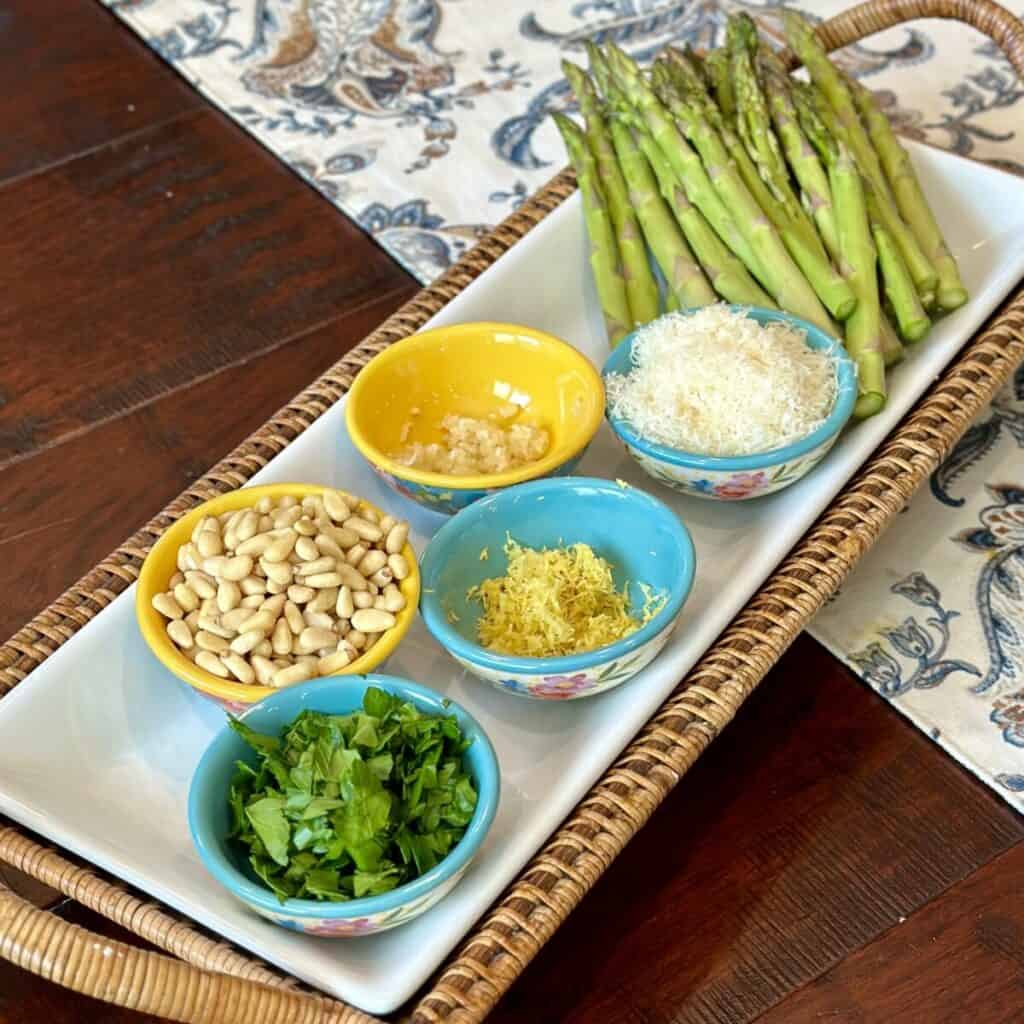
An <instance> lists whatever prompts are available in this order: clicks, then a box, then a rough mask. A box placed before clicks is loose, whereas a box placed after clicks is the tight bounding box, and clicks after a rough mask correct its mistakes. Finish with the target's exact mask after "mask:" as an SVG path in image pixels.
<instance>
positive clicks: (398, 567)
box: [388, 555, 409, 580]
mask: <svg viewBox="0 0 1024 1024" xmlns="http://www.w3.org/2000/svg"><path fill="white" fill-rule="evenodd" d="M388 568H389V569H390V570H391V573H392V575H393V576H394V577H395V579H396V580H404V579H405V578H406V577H407V576H408V575H409V563H408V562H407V561H406V560H405V555H388Z"/></svg>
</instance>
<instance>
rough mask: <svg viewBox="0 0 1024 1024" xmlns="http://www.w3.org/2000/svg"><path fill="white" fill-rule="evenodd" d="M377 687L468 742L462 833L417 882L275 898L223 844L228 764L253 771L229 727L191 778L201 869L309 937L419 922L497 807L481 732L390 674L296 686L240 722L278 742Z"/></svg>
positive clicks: (493, 764)
mask: <svg viewBox="0 0 1024 1024" xmlns="http://www.w3.org/2000/svg"><path fill="white" fill-rule="evenodd" d="M371 686H376V687H379V688H380V689H382V690H386V691H387V692H388V693H393V694H394V695H395V696H397V697H400V698H401V699H402V700H406V701H409V702H410V703H412V704H414V705H415V706H416V707H417V708H419V709H420V710H421V711H423V712H426V713H428V714H432V715H448V714H451V715H455V717H456V719H457V720H458V723H459V726H460V728H461V729H462V732H463V734H464V735H465V736H467V737H468V738H470V739H471V740H472V743H471V745H470V747H469V749H468V750H467V751H466V753H465V764H466V768H467V771H469V773H470V776H471V777H472V779H473V784H474V785H475V786H476V790H477V805H476V811H475V812H474V814H473V818H472V820H471V821H470V823H469V826H468V827H467V829H466V833H465V835H463V837H462V839H461V840H460V841H459V843H458V845H457V846H456V847H455V849H454V850H452V851H451V853H449V854H448V856H447V857H445V859H444V860H443V861H441V863H440V864H438V865H436V866H435V867H434V868H432V869H431V870H430V871H428V872H427V873H426V874H424V875H421V876H420V877H419V878H417V879H416V880H415V881H412V882H409V883H407V884H406V885H402V886H399V887H398V888H397V889H392V890H391V892H387V893H384V894H383V895H380V896H369V897H366V898H364V899H358V900H350V901H349V902H347V903H328V902H319V901H317V900H295V899H292V900H286V901H285V902H284V903H281V902H279V901H278V899H277V897H276V896H275V895H274V894H273V893H272V892H271V891H270V890H269V889H268V888H266V886H264V885H263V884H262V883H261V882H259V881H257V880H256V879H255V878H254V877H253V875H252V874H251V873H250V872H249V870H248V868H247V865H246V864H245V855H244V853H243V852H241V851H237V850H235V849H234V848H232V846H230V845H229V844H228V842H227V840H226V836H227V833H228V829H229V827H230V815H229V813H228V789H229V787H230V785H231V780H232V778H233V777H234V774H235V762H236V761H246V762H248V763H249V764H255V762H256V753H255V751H253V750H252V749H251V748H250V747H249V746H248V745H247V744H246V743H244V742H243V741H242V739H241V737H240V736H238V735H237V734H236V733H235V732H233V731H232V730H231V729H230V728H228V726H227V725H225V726H224V728H223V729H221V731H220V732H219V733H218V734H217V736H216V737H215V738H214V740H213V742H212V743H211V744H210V746H209V747H208V748H207V749H206V752H205V753H204V754H203V756H202V758H201V759H200V761H199V766H198V767H197V768H196V771H195V775H194V776H193V777H192V786H191V788H190V790H189V794H188V825H189V831H190V833H191V835H192V842H193V843H194V844H195V847H196V850H197V851H198V852H199V857H200V859H201V860H202V862H203V865H204V866H205V867H206V869H207V870H208V871H209V872H210V874H212V875H213V877H214V878H216V879H217V881H218V882H220V883H221V885H223V886H224V887H225V888H226V889H228V891H230V892H231V893H232V894H233V895H235V896H237V897H238V899H240V900H241V901H242V902H243V903H245V904H247V905H248V906H249V907H250V908H251V909H252V910H254V911H255V912H256V913H257V914H260V915H261V916H262V917H265V918H267V919H268V920H270V921H273V922H274V923H275V924H279V925H281V926H282V927H283V928H288V929H290V930H292V931H298V932H305V933H306V934H309V935H323V936H332V937H340V936H351V935H371V934H373V933H375V932H382V931H386V930H387V929H389V928H394V927H395V926H396V925H399V924H404V923H405V922H406V921H410V920H412V919H413V918H414V917H418V916H419V915H420V914H422V913H423V912H424V911H425V910H427V909H428V908H430V907H432V906H433V905H434V904H435V903H437V902H438V900H440V899H441V898H442V897H443V896H445V895H446V894H447V893H448V892H450V891H451V890H452V889H453V888H454V887H455V885H456V883H457V882H458V881H459V879H460V878H461V877H462V875H463V873H464V872H465V870H466V868H467V867H468V866H469V863H470V861H471V860H472V859H473V857H474V855H475V854H476V852H477V850H478V849H479V848H480V844H481V843H482V842H483V840H484V837H485V836H486V835H487V831H488V829H489V828H490V827H491V823H492V822H493V821H494V815H495V812H496V811H497V809H498V793H499V788H500V775H499V771H498V759H497V757H496V756H495V754H494V748H493V747H492V746H491V743H490V740H488V738H487V736H486V734H485V733H484V731H483V729H482V728H481V727H480V726H479V725H478V724H477V722H476V721H475V720H474V719H473V718H472V717H471V716H470V715H469V714H468V713H467V712H466V711H465V710H463V709H462V708H461V707H459V705H458V704H453V703H451V702H450V701H448V700H446V699H445V698H444V697H442V696H440V694H437V693H434V692H433V691H432V690H428V689H427V688H426V687H425V686H419V685H418V684H416V683H412V682H409V681H408V680H406V679H399V678H397V677H396V676H385V675H366V676H335V677H332V678H327V679H313V680H310V681H309V682H304V683H298V684H296V685H295V686H292V687H289V688H288V689H285V690H281V691H280V692H278V693H275V694H273V695H272V696H270V697H267V698H266V699H265V700H262V701H260V702H259V703H258V704H254V705H253V706H252V707H251V708H250V709H249V710H248V711H247V712H246V713H245V714H243V715H241V716H240V717H241V718H242V719H243V720H244V721H245V723H246V725H248V726H251V727H252V728H253V729H255V730H256V731H257V732H262V733H267V734H272V735H275V736H277V735H280V733H281V730H282V729H283V728H284V727H285V726H287V725H288V724H290V723H291V722H292V721H293V720H294V719H295V718H296V717H297V716H298V714H299V713H300V712H301V711H306V710H312V711H322V712H325V713H327V714H346V713H348V712H350V711H355V710H358V709H359V708H361V707H362V705H363V695H364V693H365V692H366V690H367V688H368V687H371Z"/></svg>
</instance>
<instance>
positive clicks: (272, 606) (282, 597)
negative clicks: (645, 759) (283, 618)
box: [260, 594, 288, 619]
mask: <svg viewBox="0 0 1024 1024" xmlns="http://www.w3.org/2000/svg"><path fill="white" fill-rule="evenodd" d="M287 600H288V595H287V594H275V595H274V596H273V597H268V598H267V599H266V601H264V602H263V604H261V605H260V611H261V612H270V614H271V615H273V616H274V618H275V619H276V618H278V617H279V616H280V614H281V612H283V611H284V606H285V603H286V602H287Z"/></svg>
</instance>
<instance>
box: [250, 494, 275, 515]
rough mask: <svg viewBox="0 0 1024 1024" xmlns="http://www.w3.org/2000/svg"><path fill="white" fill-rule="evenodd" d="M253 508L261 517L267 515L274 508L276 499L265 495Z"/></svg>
mask: <svg viewBox="0 0 1024 1024" xmlns="http://www.w3.org/2000/svg"><path fill="white" fill-rule="evenodd" d="M253 507H254V508H255V510H256V511H257V512H258V513H259V514H260V515H261V516H263V515H266V514H267V513H268V512H269V511H270V510H271V509H272V508H273V507H274V499H273V498H272V497H271V496H270V495H269V494H264V495H263V497H262V498H260V500H259V501H257V502H256V504H255V505H254V506H253Z"/></svg>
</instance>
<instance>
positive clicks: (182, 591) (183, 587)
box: [174, 583, 199, 615]
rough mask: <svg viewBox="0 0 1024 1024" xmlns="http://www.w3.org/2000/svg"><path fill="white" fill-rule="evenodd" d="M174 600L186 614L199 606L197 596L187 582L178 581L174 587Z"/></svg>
mask: <svg viewBox="0 0 1024 1024" xmlns="http://www.w3.org/2000/svg"><path fill="white" fill-rule="evenodd" d="M174 600H175V601H177V602H178V604H179V606H180V607H181V609H182V611H183V612H184V613H185V614H186V615H187V614H188V613H189V612H194V611H196V609H197V608H198V607H199V598H198V597H197V596H196V592H195V591H194V590H193V589H192V588H191V587H190V586H189V585H188V584H187V583H179V584H178V585H177V586H176V587H175V588H174Z"/></svg>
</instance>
